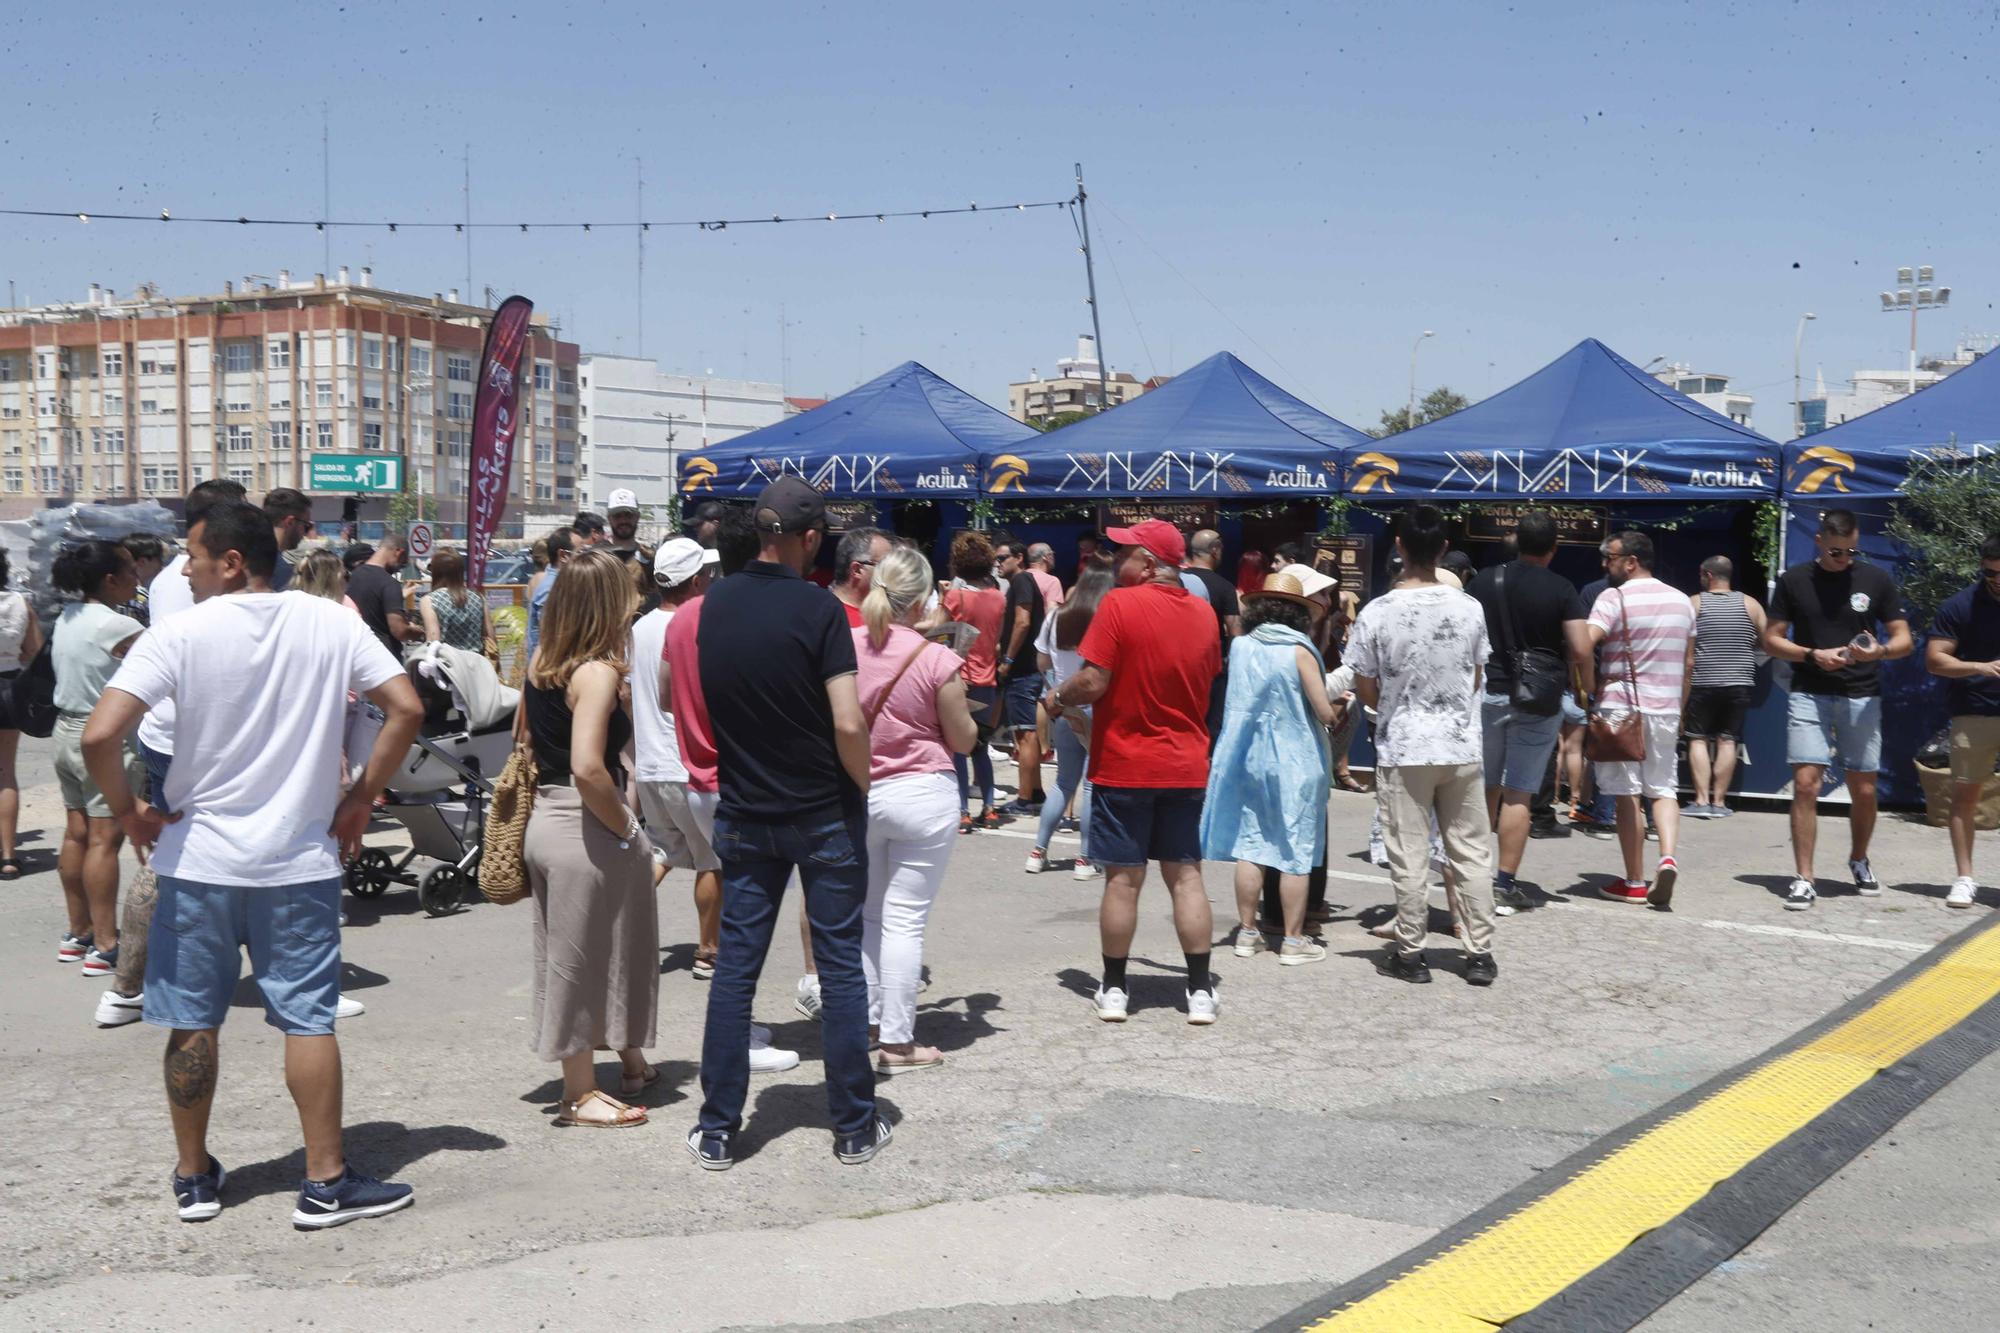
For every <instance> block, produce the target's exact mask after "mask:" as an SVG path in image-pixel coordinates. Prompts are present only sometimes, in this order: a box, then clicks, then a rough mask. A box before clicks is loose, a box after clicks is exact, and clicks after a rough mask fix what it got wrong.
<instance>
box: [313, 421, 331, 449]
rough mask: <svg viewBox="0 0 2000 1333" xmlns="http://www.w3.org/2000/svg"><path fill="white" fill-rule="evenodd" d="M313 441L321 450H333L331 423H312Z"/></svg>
mask: <svg viewBox="0 0 2000 1333" xmlns="http://www.w3.org/2000/svg"><path fill="white" fill-rule="evenodd" d="M313 439H314V440H315V441H316V442H317V443H318V445H319V447H320V448H322V449H331V448H333V423H332V422H331V421H320V422H316V423H314V427H313Z"/></svg>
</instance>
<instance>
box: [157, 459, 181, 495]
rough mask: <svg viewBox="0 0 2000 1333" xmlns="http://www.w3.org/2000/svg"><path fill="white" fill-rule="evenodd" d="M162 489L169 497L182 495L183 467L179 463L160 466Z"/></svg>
mask: <svg viewBox="0 0 2000 1333" xmlns="http://www.w3.org/2000/svg"><path fill="white" fill-rule="evenodd" d="M160 489H161V490H163V491H165V492H166V493H167V494H169V495H179V494H180V493H181V465H180V464H179V463H162V464H160Z"/></svg>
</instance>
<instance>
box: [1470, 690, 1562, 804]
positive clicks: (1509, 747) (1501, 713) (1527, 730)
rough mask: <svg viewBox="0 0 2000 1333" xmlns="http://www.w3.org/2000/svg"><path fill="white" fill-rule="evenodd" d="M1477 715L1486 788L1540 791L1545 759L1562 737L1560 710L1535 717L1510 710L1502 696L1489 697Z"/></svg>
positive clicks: (1483, 700) (1510, 704)
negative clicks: (1483, 754)
mask: <svg viewBox="0 0 2000 1333" xmlns="http://www.w3.org/2000/svg"><path fill="white" fill-rule="evenodd" d="M1479 711H1480V721H1481V723H1482V725H1483V726H1484V729H1485V736H1484V739H1485V744H1486V756H1485V757H1486V785H1487V786H1489V787H1506V788H1508V789H1510V790H1512V791H1529V792H1532V791H1540V790H1541V789H1542V776H1543V775H1544V774H1545V773H1547V772H1548V770H1549V756H1550V755H1552V754H1554V753H1555V749H1556V738H1557V737H1558V736H1559V735H1561V734H1562V724H1563V715H1562V712H1561V710H1557V711H1556V712H1553V713H1550V714H1549V715H1548V716H1547V717H1536V716H1535V715H1534V714H1533V713H1524V712H1522V711H1521V710H1520V709H1518V708H1516V707H1514V705H1513V704H1512V703H1510V702H1508V699H1507V696H1506V695H1504V694H1489V695H1486V696H1484V697H1483V698H1482V699H1481V700H1480V703H1479Z"/></svg>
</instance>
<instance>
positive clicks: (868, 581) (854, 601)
mask: <svg viewBox="0 0 2000 1333" xmlns="http://www.w3.org/2000/svg"><path fill="white" fill-rule="evenodd" d="M890 544H891V543H890V540H889V534H888V533H886V532H884V531H882V529H880V528H855V529H853V530H852V531H849V532H846V533H843V534H842V535H841V538H840V545H839V546H838V547H837V548H835V550H834V553H833V595H834V596H835V597H837V598H839V599H840V609H841V610H843V611H845V612H847V627H848V628H849V629H860V628H861V603H862V602H863V601H865V600H867V597H868V590H869V589H870V588H872V587H874V586H875V563H876V561H878V560H880V559H881V558H882V557H883V556H885V555H887V554H889V547H890Z"/></svg>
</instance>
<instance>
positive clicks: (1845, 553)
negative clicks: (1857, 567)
mask: <svg viewBox="0 0 2000 1333" xmlns="http://www.w3.org/2000/svg"><path fill="white" fill-rule="evenodd" d="M1826 553H1827V554H1828V555H1830V556H1832V557H1833V558H1834V559H1836V560H1839V559H1852V558H1853V557H1855V556H1857V555H1860V554H1861V548H1860V547H1859V546H1829V547H1827V548H1826Z"/></svg>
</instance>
